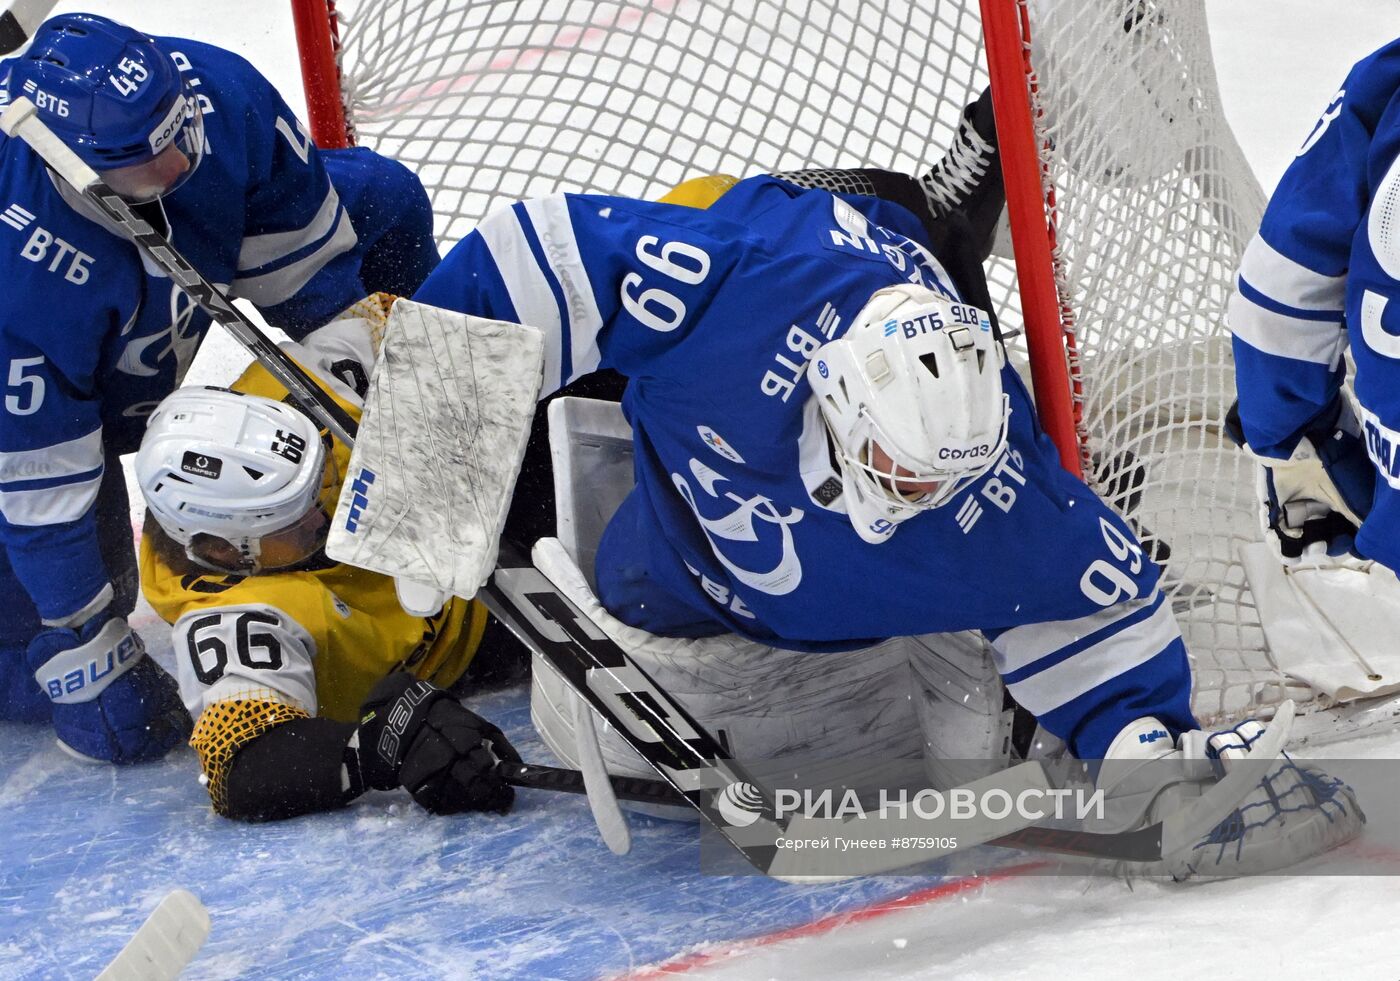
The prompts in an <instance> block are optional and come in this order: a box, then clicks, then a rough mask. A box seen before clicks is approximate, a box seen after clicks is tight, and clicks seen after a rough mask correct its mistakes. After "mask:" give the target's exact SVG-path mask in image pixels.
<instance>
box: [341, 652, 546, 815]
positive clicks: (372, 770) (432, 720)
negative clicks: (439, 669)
mask: <svg viewBox="0 0 1400 981" xmlns="http://www.w3.org/2000/svg"><path fill="white" fill-rule="evenodd" d="M360 714H361V719H360V725H359V728H358V729H356V731H355V735H354V736H352V737H351V739H350V746H349V751H350V752H351V753H352V754H353V755H354V757H355V762H356V764H357V765H356V766H355V767H353V768H350V769H353V770H356V771H358V775H359V778H360V780H361V783H362V786H363V787H373V788H375V789H376V790H392V789H393V788H395V787H403V788H404V789H405V790H407V791H408V792H409V793H410V794H412V795H413V799H414V800H415V801H417V802H418V805H419V806H420V807H422V808H423V809H424V810H427V811H430V812H432V813H433V814H457V813H460V812H462V811H502V812H504V811H508V810H510V806H511V804H512V803H513V802H514V800H515V791H514V790H513V789H512V788H511V787H510V785H509V784H507V783H506V782H505V781H503V780H502V779H501V778H500V777H499V776H497V775H496V764H497V763H499V762H501V761H502V760H508V761H510V762H512V763H519V762H520V755H519V754H518V753H516V751H515V749H514V748H513V747H512V746H511V744H510V743H509V741H507V739H506V737H505V736H504V735H503V734H502V733H501V730H500V729H498V728H496V727H495V726H494V725H492V724H491V723H490V722H487V721H486V720H485V719H483V718H482V717H481V716H479V715H477V714H476V713H475V712H472V711H471V710H469V709H467V708H465V707H463V706H462V705H461V704H460V703H458V702H457V701H456V699H454V698H453V697H452V696H451V695H449V694H447V692H445V691H443V690H442V689H441V688H439V687H437V686H436V685H434V684H431V683H429V682H427V681H419V680H418V679H416V678H414V677H413V676H412V675H411V674H409V673H408V672H407V671H396V672H394V673H393V674H391V675H389V676H388V677H386V678H384V679H383V680H382V681H380V682H379V684H377V685H375V686H374V688H373V689H372V690H371V691H370V693H369V696H368V697H367V698H366V699H365V703H364V706H363V707H362V708H361V710H360ZM359 789H361V788H355V787H353V786H352V788H351V790H350V796H352V797H353V796H354V795H355V794H357V793H358V792H359Z"/></svg>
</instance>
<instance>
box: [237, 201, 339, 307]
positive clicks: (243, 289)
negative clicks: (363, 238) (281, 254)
mask: <svg viewBox="0 0 1400 981" xmlns="http://www.w3.org/2000/svg"><path fill="white" fill-rule="evenodd" d="M358 241H359V236H357V235H356V234H355V227H354V226H353V225H351V224H350V216H349V215H348V214H346V213H345V212H344V211H341V214H340V221H339V222H338V223H337V224H336V228H335V234H333V235H332V236H331V237H330V238H328V239H327V240H326V242H325V244H324V245H322V246H321V247H320V248H319V249H317V250H316V251H315V252H312V253H311V254H310V255H307V256H304V257H303V258H301V259H298V260H297V261H296V262H292V263H288V264H287V265H285V266H283V267H282V268H281V269H274V270H273V271H272V272H268V273H263V274H262V275H261V276H251V277H249V278H247V279H237V278H235V279H234V281H233V285H232V286H230V287H229V293H230V294H231V295H233V296H240V297H243V298H244V299H246V300H251V301H252V302H253V303H255V304H258V305H259V306H265V307H272V306H276V305H277V304H279V303H284V302H286V301H287V300H290V299H291V298H292V297H294V296H296V294H297V292H298V291H299V290H300V289H301V288H302V287H303V286H305V285H306V284H307V283H309V282H310V281H311V277H312V276H315V275H316V274H317V273H318V272H320V271H321V269H322V268H323V267H324V266H325V265H326V264H327V263H328V262H330V261H331V260H332V259H334V258H335V257H336V256H338V255H342V254H344V253H346V252H349V251H350V250H351V249H353V248H354V247H355V243H356V242H358Z"/></svg>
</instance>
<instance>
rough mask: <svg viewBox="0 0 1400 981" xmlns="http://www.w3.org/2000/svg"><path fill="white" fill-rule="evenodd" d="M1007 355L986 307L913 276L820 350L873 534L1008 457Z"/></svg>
mask: <svg viewBox="0 0 1400 981" xmlns="http://www.w3.org/2000/svg"><path fill="white" fill-rule="evenodd" d="M1002 360H1003V356H1002V352H1001V345H1000V344H999V343H998V342H997V340H996V338H995V337H994V336H993V334H992V329H991V319H990V318H989V317H988V316H987V314H986V313H985V312H984V311H982V310H980V309H978V308H977V307H974V306H970V305H968V304H966V303H959V302H957V301H955V300H950V299H948V298H947V297H945V296H942V295H940V294H938V293H935V292H933V291H932V290H929V289H925V288H924V287H921V286H915V285H912V284H901V285H899V286H891V287H887V288H886V289H882V290H880V291H878V292H877V293H875V294H874V295H873V296H872V297H871V298H870V300H869V302H867V303H866V305H865V306H864V308H862V309H861V312H860V313H859V314H857V315H856V318H855V320H854V322H853V323H852V324H851V327H850V329H849V330H848V331H847V332H846V334H845V335H844V336H842V337H841V338H839V339H837V340H834V341H830V342H828V343H826V344H824V345H822V346H821V347H819V348H818V349H817V350H816V352H815V353H814V354H813V357H812V368H811V370H810V371H809V372H808V378H809V380H810V383H811V386H812V391H813V392H814V393H815V394H816V396H817V399H818V400H819V405H820V407H821V413H822V419H823V421H824V422H825V423H826V427H827V431H828V432H829V433H830V435H831V440H832V443H833V449H834V453H835V456H836V459H837V462H838V464H839V466H840V469H841V477H842V482H843V486H842V492H843V494H844V496H845V498H846V502H845V503H846V511H847V513H848V514H849V515H850V518H851V523H852V524H853V525H854V526H855V529H856V532H857V533H859V535H860V536H861V538H862V539H864V540H865V541H867V542H871V543H878V542H882V541H885V540H886V539H887V538H889V536H890V534H891V532H892V531H893V527H894V526H895V525H897V524H899V523H900V522H901V521H907V520H908V519H909V518H912V517H913V516H914V515H916V514H918V513H919V512H921V511H927V510H931V509H933V508H936V507H940V506H942V505H943V504H946V503H947V502H948V501H950V500H951V499H952V498H953V497H954V495H956V494H958V493H959V492H960V491H962V490H963V489H965V488H966V487H967V486H968V485H969V484H971V483H972V482H973V481H975V480H977V479H978V478H979V477H981V476H982V475H983V474H984V473H986V472H987V470H988V469H989V468H990V467H991V466H992V464H994V463H995V462H996V460H997V458H998V457H999V456H1000V455H1001V452H1002V449H1003V448H1004V447H1005V445H1006V426H1007V421H1008V419H1009V418H1010V411H1011V410H1010V400H1009V399H1008V398H1007V396H1006V395H1005V393H1004V392H1003V391H1002V387H1001V367H1002ZM877 457H880V458H881V459H880V460H879V462H880V464H881V466H879V467H877V466H876V462H877ZM885 457H887V458H888V462H885V460H884V459H883V458H885Z"/></svg>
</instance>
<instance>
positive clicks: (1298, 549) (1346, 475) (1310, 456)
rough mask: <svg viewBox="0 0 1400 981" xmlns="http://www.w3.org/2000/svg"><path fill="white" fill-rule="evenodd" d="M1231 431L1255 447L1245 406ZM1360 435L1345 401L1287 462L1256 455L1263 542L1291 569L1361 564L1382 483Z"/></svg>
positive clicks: (1233, 416) (1232, 419) (1235, 413)
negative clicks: (1366, 525) (1243, 418)
mask: <svg viewBox="0 0 1400 981" xmlns="http://www.w3.org/2000/svg"><path fill="white" fill-rule="evenodd" d="M1225 426H1226V432H1227V433H1228V434H1229V436H1230V438H1231V439H1233V440H1234V441H1235V442H1236V443H1237V444H1238V445H1240V446H1242V447H1244V448H1245V449H1246V450H1249V449H1250V448H1249V446H1248V445H1247V444H1246V443H1245V441H1244V432H1243V428H1242V426H1241V424H1240V417H1239V403H1238V402H1236V403H1235V404H1234V405H1233V406H1231V407H1230V414H1229V416H1228V418H1227V419H1226V423H1225ZM1360 434H1361V427H1360V426H1359V425H1358V424H1357V421H1356V417H1355V416H1353V415H1352V413H1351V410H1350V408H1349V407H1348V405H1347V404H1346V400H1345V399H1344V398H1342V397H1341V396H1339V397H1338V399H1337V403H1336V405H1335V406H1334V407H1333V408H1332V409H1331V410H1329V411H1328V412H1326V413H1324V414H1323V416H1322V417H1321V418H1320V419H1319V420H1318V421H1316V422H1314V423H1313V424H1312V425H1311V426H1309V428H1308V429H1306V430H1305V431H1304V433H1303V435H1302V437H1301V438H1299V440H1298V445H1297V446H1295V447H1294V449H1293V453H1292V454H1291V455H1290V456H1289V457H1288V458H1287V459H1283V460H1280V459H1277V458H1273V457H1265V456H1260V455H1258V454H1254V458H1255V460H1256V461H1257V462H1258V463H1259V471H1258V474H1257V482H1256V488H1257V491H1258V494H1259V501H1260V505H1261V510H1260V517H1261V520H1262V524H1263V529H1264V537H1265V538H1266V539H1267V540H1268V542H1269V544H1270V545H1272V546H1273V547H1274V550H1275V551H1276V552H1277V553H1278V555H1279V558H1280V560H1281V561H1282V562H1283V564H1284V565H1297V564H1300V563H1303V562H1307V563H1318V562H1332V563H1336V564H1345V563H1346V562H1347V561H1348V560H1349V559H1353V558H1356V554H1355V552H1354V550H1353V544H1354V539H1355V537H1356V532H1357V530H1358V529H1359V528H1360V526H1361V522H1362V521H1364V520H1365V518H1366V515H1367V514H1368V513H1370V510H1371V497H1372V494H1373V493H1374V491H1375V484H1376V471H1375V468H1374V467H1373V466H1372V465H1371V461H1370V459H1369V458H1368V457H1367V456H1366V446H1365V443H1364V442H1363V441H1362V439H1361V435H1360ZM1250 452H1251V453H1252V452H1253V451H1252V450H1251V451H1250Z"/></svg>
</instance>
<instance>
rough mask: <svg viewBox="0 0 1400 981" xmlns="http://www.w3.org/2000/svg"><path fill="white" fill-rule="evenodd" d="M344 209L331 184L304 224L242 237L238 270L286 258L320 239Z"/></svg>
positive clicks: (328, 232) (253, 267)
mask: <svg viewBox="0 0 1400 981" xmlns="http://www.w3.org/2000/svg"><path fill="white" fill-rule="evenodd" d="M340 213H341V208H340V195H339V194H337V193H336V191H335V188H334V187H332V188H331V189H330V190H329V191H328V192H327V193H326V198H325V200H324V201H322V202H321V209H320V210H319V211H317V212H316V217H314V218H312V219H311V221H310V222H309V223H308V224H306V225H305V226H303V227H302V228H297V229H293V230H292V231H290V232H269V233H267V234H266V235H249V236H248V237H246V238H245V239H243V247H242V248H241V249H239V250H238V271H239V272H247V271H248V270H250V269H257V268H258V267H259V266H265V265H267V264H268V263H271V262H276V261H277V260H279V259H285V258H287V257H288V256H290V255H291V254H292V253H293V252H298V251H300V250H301V249H304V248H306V247H307V246H309V245H311V244H313V243H315V242H319V241H320V240H321V239H323V238H325V237H326V236H327V235H329V234H330V233H331V229H332V228H334V227H335V223H336V217H337V216H338V215H339V214H340Z"/></svg>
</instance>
